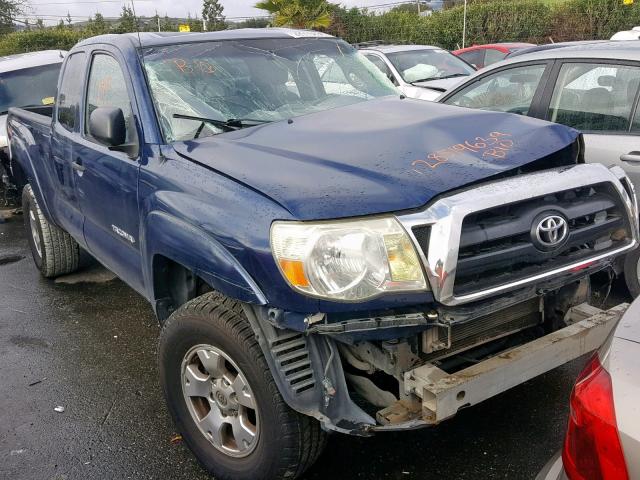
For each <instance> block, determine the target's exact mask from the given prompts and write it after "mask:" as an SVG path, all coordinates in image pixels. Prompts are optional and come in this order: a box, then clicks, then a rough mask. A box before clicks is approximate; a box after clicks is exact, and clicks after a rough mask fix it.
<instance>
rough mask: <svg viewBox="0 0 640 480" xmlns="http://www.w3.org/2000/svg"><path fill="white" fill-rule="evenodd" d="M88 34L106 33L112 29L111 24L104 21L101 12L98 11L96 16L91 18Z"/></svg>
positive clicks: (87, 29)
mask: <svg viewBox="0 0 640 480" xmlns="http://www.w3.org/2000/svg"><path fill="white" fill-rule="evenodd" d="M86 31H87V34H88V35H90V36H92V37H93V36H95V35H104V34H105V33H109V32H110V31H111V26H110V25H109V24H108V23H107V22H105V21H104V17H103V16H102V14H101V13H96V16H95V17H94V18H90V19H89V22H88V24H87V27H86Z"/></svg>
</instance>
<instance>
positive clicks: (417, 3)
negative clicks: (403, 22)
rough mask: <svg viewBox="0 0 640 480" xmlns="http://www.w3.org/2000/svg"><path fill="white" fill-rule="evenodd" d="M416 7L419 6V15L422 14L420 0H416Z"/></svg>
mask: <svg viewBox="0 0 640 480" xmlns="http://www.w3.org/2000/svg"><path fill="white" fill-rule="evenodd" d="M416 7H418V15H420V0H416Z"/></svg>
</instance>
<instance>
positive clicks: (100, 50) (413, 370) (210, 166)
mask: <svg viewBox="0 0 640 480" xmlns="http://www.w3.org/2000/svg"><path fill="white" fill-rule="evenodd" d="M328 66H330V68H332V70H333V71H332V74H331V75H330V82H329V79H326V78H325V79H324V80H323V78H322V76H321V75H320V73H319V72H321V71H325V70H326V69H327V68H329V67H328ZM329 83H330V84H329ZM8 135H9V139H10V148H11V155H12V159H13V161H14V166H13V171H14V174H15V177H16V178H17V179H19V180H18V181H19V184H20V186H21V187H22V201H23V209H24V220H25V227H26V229H27V231H28V240H29V242H30V245H31V249H32V252H33V258H34V260H35V263H36V265H37V266H38V268H39V269H40V271H41V273H42V274H43V275H44V276H45V277H55V276H59V275H63V274H67V273H69V272H72V271H74V270H76V269H77V268H78V258H79V252H80V250H81V249H83V250H86V251H87V252H89V253H90V254H91V255H93V256H94V257H95V258H96V259H97V260H98V261H100V262H101V263H102V264H104V265H105V266H106V267H107V268H108V269H110V270H112V271H113V272H115V273H116V274H117V275H118V276H119V277H120V278H121V279H122V280H123V281H125V282H126V283H127V284H128V285H130V286H131V287H132V288H133V289H134V290H136V291H137V292H139V293H140V295H142V296H144V297H145V298H146V299H147V300H148V301H149V302H150V303H151V305H152V306H153V309H154V311H155V313H156V315H157V317H158V320H159V322H160V325H161V327H162V329H161V334H160V341H159V348H158V361H159V373H160V377H161V383H162V386H163V390H164V394H165V396H166V400H167V404H168V408H169V411H170V413H171V415H172V417H173V419H174V421H175V423H176V425H177V428H178V430H179V431H180V433H181V434H182V436H183V438H184V440H185V442H186V443H187V445H188V446H189V447H190V448H191V450H192V451H193V452H194V453H195V455H196V456H197V458H198V459H199V460H200V461H201V463H202V464H203V465H204V466H205V468H206V469H207V470H208V471H210V472H211V473H212V474H213V475H214V476H215V478H218V479H253V480H255V479H273V478H294V477H296V476H299V475H301V474H302V472H304V471H305V469H306V468H307V467H309V466H310V465H311V464H312V463H313V462H314V461H315V460H316V459H317V457H318V456H319V455H320V453H321V451H322V449H323V446H324V444H325V442H326V439H327V436H328V433H331V432H341V433H345V434H353V435H361V436H370V435H373V434H376V433H377V432H384V431H398V430H408V429H414V428H419V427H425V426H430V425H436V424H438V423H440V422H442V421H444V420H446V419H448V418H450V417H452V416H454V415H455V414H456V412H458V410H460V409H461V408H466V407H472V406H473V405H475V404H477V403H479V402H482V401H484V400H486V399H488V398H490V397H492V396H494V395H496V394H498V393H500V392H502V391H505V390H506V389H508V388H511V387H513V386H515V385H518V384H520V383H522V382H524V381H526V380H528V379H530V378H532V377H534V376H536V375H538V374H540V373H543V372H545V371H548V370H550V369H552V368H555V367H557V366H558V365H561V364H563V363H565V362H567V361H569V360H571V359H574V358H576V357H578V356H580V355H582V354H584V353H585V352H587V351H590V350H594V349H596V348H597V347H598V346H599V345H600V344H601V343H602V342H603V340H604V339H605V338H606V336H607V335H608V333H609V332H610V331H611V329H612V328H613V323H614V322H615V321H616V320H617V319H618V318H619V316H620V314H621V312H622V311H623V310H624V307H625V306H624V305H620V306H618V307H616V308H614V309H612V310H607V311H603V310H600V309H598V308H595V307H594V306H590V305H589V300H590V280H589V279H590V276H591V275H592V274H593V273H595V272H599V271H603V270H610V271H615V270H616V269H617V268H618V262H619V258H620V256H621V255H624V254H625V253H626V252H627V251H629V250H631V249H633V248H635V246H636V243H637V238H638V220H637V205H636V199H635V194H634V191H633V187H632V185H631V183H630V182H629V180H628V178H627V177H626V176H625V174H624V172H622V171H621V170H620V169H618V168H615V167H614V168H607V167H605V166H603V165H600V164H585V163H584V159H583V143H582V141H581V137H580V134H579V133H578V132H576V131H574V130H572V129H570V128H567V127H564V126H561V125H556V124H551V123H546V122H542V121H539V120H535V119H531V118H525V117H519V116H515V115H510V114H503V113H495V112H484V111H474V110H468V109H464V108H459V107H452V106H447V105H441V104H432V103H429V102H423V101H418V100H411V99H407V98H404V97H403V96H402V95H400V94H399V92H398V91H397V90H396V89H395V87H394V86H393V85H392V84H391V83H390V82H389V80H388V79H387V78H386V77H385V76H384V75H383V74H382V73H381V72H380V71H379V70H378V69H377V68H376V67H375V65H373V64H372V63H370V62H369V61H368V60H366V59H365V58H364V57H363V56H362V55H361V54H359V53H358V52H357V51H356V50H354V48H353V47H351V46H350V45H348V44H347V43H345V42H343V41H341V40H339V39H336V38H334V37H331V36H328V35H324V34H320V33H315V32H307V31H296V30H286V29H260V30H252V29H249V30H230V31H223V32H215V33H206V34H153V33H141V34H140V35H139V36H138V35H108V36H100V37H94V38H91V39H88V40H84V41H82V42H81V43H79V44H78V45H76V46H75V47H74V48H73V49H72V50H71V51H70V52H69V55H68V56H67V58H66V59H65V61H64V65H63V67H62V71H61V76H60V79H59V82H58V90H57V96H56V102H55V106H52V107H51V108H50V109H49V111H48V112H42V110H41V109H39V110H38V111H33V110H29V109H17V108H14V109H11V110H10V111H9V118H8ZM107 368H108V367H107Z"/></svg>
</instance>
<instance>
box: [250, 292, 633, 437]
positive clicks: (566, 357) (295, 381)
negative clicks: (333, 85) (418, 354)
mask: <svg viewBox="0 0 640 480" xmlns="http://www.w3.org/2000/svg"><path fill="white" fill-rule="evenodd" d="M627 307H628V304H620V305H618V306H616V307H614V308H612V309H609V310H606V311H605V310H600V309H598V308H595V307H592V306H590V305H588V304H581V305H579V306H577V307H573V308H571V309H570V310H569V312H568V313H567V315H566V318H565V321H566V322H567V324H568V326H566V327H565V328H562V329H560V330H557V331H555V332H553V333H550V334H548V335H545V336H543V337H540V338H538V339H536V340H533V341H531V342H529V343H526V344H524V345H520V346H517V347H515V348H511V349H508V350H506V351H502V352H500V353H499V354H498V355H495V356H492V357H490V358H488V359H486V360H483V361H481V362H479V363H476V364H474V365H472V366H471V367H468V368H465V369H463V370H459V371H456V372H455V373H453V374H447V373H446V372H444V371H443V370H441V369H440V368H438V366H436V365H435V364H434V363H425V364H422V365H420V366H418V367H416V368H414V369H411V370H408V371H406V372H404V374H403V376H404V382H403V388H404V392H403V393H404V395H403V396H402V398H401V399H400V400H397V401H395V402H394V403H392V404H391V405H389V406H388V407H385V408H383V409H381V410H379V411H378V412H377V414H375V418H374V416H373V415H369V414H368V413H366V412H365V411H364V410H363V409H361V408H360V406H358V405H357V404H356V403H355V402H354V401H353V399H352V398H351V396H350V394H349V390H348V387H347V384H346V381H345V372H344V371H343V366H342V363H341V360H340V355H339V353H338V351H337V350H338V349H337V346H336V344H335V341H334V340H332V339H330V338H329V337H328V336H324V335H312V336H305V335H303V334H300V333H295V332H291V331H283V330H281V329H277V328H274V327H273V326H272V325H270V324H268V323H266V322H260V321H259V320H258V317H257V316H256V315H255V312H254V311H253V310H252V309H251V308H250V307H247V308H246V312H247V316H248V317H249V320H250V322H251V324H252V326H253V327H254V328H257V329H259V332H258V341H259V342H260V344H261V346H262V347H263V349H268V350H270V351H273V352H275V354H274V355H272V356H267V362H268V363H269V365H270V367H271V370H272V372H273V373H274V378H275V380H276V383H277V384H278V387H279V389H280V392H281V393H282V395H283V397H284V399H285V401H286V402H287V403H288V404H289V406H290V407H291V408H293V409H294V410H296V411H299V412H300V413H303V414H306V415H309V416H312V417H315V418H316V419H318V420H319V421H320V422H321V423H322V425H323V427H324V428H325V429H326V430H333V431H338V432H341V433H346V434H350V435H359V436H370V435H372V434H374V433H376V432H383V431H400V430H412V429H417V428H423V427H427V426H432V425H436V424H438V423H440V422H442V421H444V420H446V419H448V418H451V417H453V416H454V415H455V414H456V413H457V412H458V411H459V410H460V409H462V408H466V407H470V406H472V405H476V404H478V403H480V402H482V401H484V400H487V399H489V398H491V397H494V396H496V395H498V394H500V393H502V392H504V391H506V390H508V389H510V388H513V387H515V386H517V385H519V384H521V383H523V382H526V381H528V380H530V379H532V378H534V377H536V376H538V375H541V374H543V373H545V372H548V371H550V370H552V369H554V368H556V367H558V366H560V365H563V364H565V363H567V362H569V361H571V360H574V359H576V358H578V357H580V356H582V355H584V354H586V353H589V352H591V351H594V350H596V349H598V348H599V347H600V346H601V345H602V344H603V343H604V341H605V340H606V338H607V336H608V335H609V333H610V332H611V331H612V330H613V328H614V327H615V325H616V324H617V322H618V320H619V319H620V318H621V317H622V315H623V313H624V312H625V310H626V309H627ZM314 365H315V367H314ZM319 367H320V368H319Z"/></svg>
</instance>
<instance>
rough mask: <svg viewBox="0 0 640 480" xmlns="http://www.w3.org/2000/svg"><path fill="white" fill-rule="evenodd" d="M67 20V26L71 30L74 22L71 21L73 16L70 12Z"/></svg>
mask: <svg viewBox="0 0 640 480" xmlns="http://www.w3.org/2000/svg"><path fill="white" fill-rule="evenodd" d="M65 20H66V21H67V26H68V27H69V28H71V22H72V20H71V14H70V13H69V12H67V18H65Z"/></svg>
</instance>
